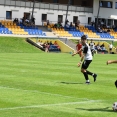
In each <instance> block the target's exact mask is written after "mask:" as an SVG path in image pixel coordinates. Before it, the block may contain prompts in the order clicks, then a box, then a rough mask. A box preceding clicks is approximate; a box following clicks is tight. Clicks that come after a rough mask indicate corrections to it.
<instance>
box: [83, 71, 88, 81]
mask: <svg viewBox="0 0 117 117" xmlns="http://www.w3.org/2000/svg"><path fill="white" fill-rule="evenodd" d="M83 74H84V77H85V79H86V80H89V78H88V74H87V72H84V73H83Z"/></svg>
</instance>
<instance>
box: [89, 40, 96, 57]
mask: <svg viewBox="0 0 117 117" xmlns="http://www.w3.org/2000/svg"><path fill="white" fill-rule="evenodd" d="M89 46H90V49H91V53H92V56H94V52H95V43H94V42H93V40H92V39H91V42H90V43H89Z"/></svg>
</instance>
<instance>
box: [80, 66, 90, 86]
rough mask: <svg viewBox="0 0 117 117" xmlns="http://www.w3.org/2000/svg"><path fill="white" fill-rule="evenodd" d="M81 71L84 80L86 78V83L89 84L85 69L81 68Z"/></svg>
mask: <svg viewBox="0 0 117 117" xmlns="http://www.w3.org/2000/svg"><path fill="white" fill-rule="evenodd" d="M81 72H82V73H83V74H84V77H85V80H86V84H90V81H89V78H88V74H87V71H86V70H85V69H83V68H81Z"/></svg>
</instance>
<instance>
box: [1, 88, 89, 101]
mask: <svg viewBox="0 0 117 117" xmlns="http://www.w3.org/2000/svg"><path fill="white" fill-rule="evenodd" d="M0 89H9V90H21V91H26V92H34V93H41V94H45V95H53V96H59V97H64V98H74V99H81V100H89V99H87V98H77V97H72V96H64V95H61V94H53V93H47V92H42V91H38V90H25V89H18V88H12V87H5V86H0Z"/></svg>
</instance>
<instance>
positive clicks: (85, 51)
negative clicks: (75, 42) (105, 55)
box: [83, 46, 88, 54]
mask: <svg viewBox="0 0 117 117" xmlns="http://www.w3.org/2000/svg"><path fill="white" fill-rule="evenodd" d="M87 51H88V47H87V46H85V47H84V49H83V53H84V54H86V53H87Z"/></svg>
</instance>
